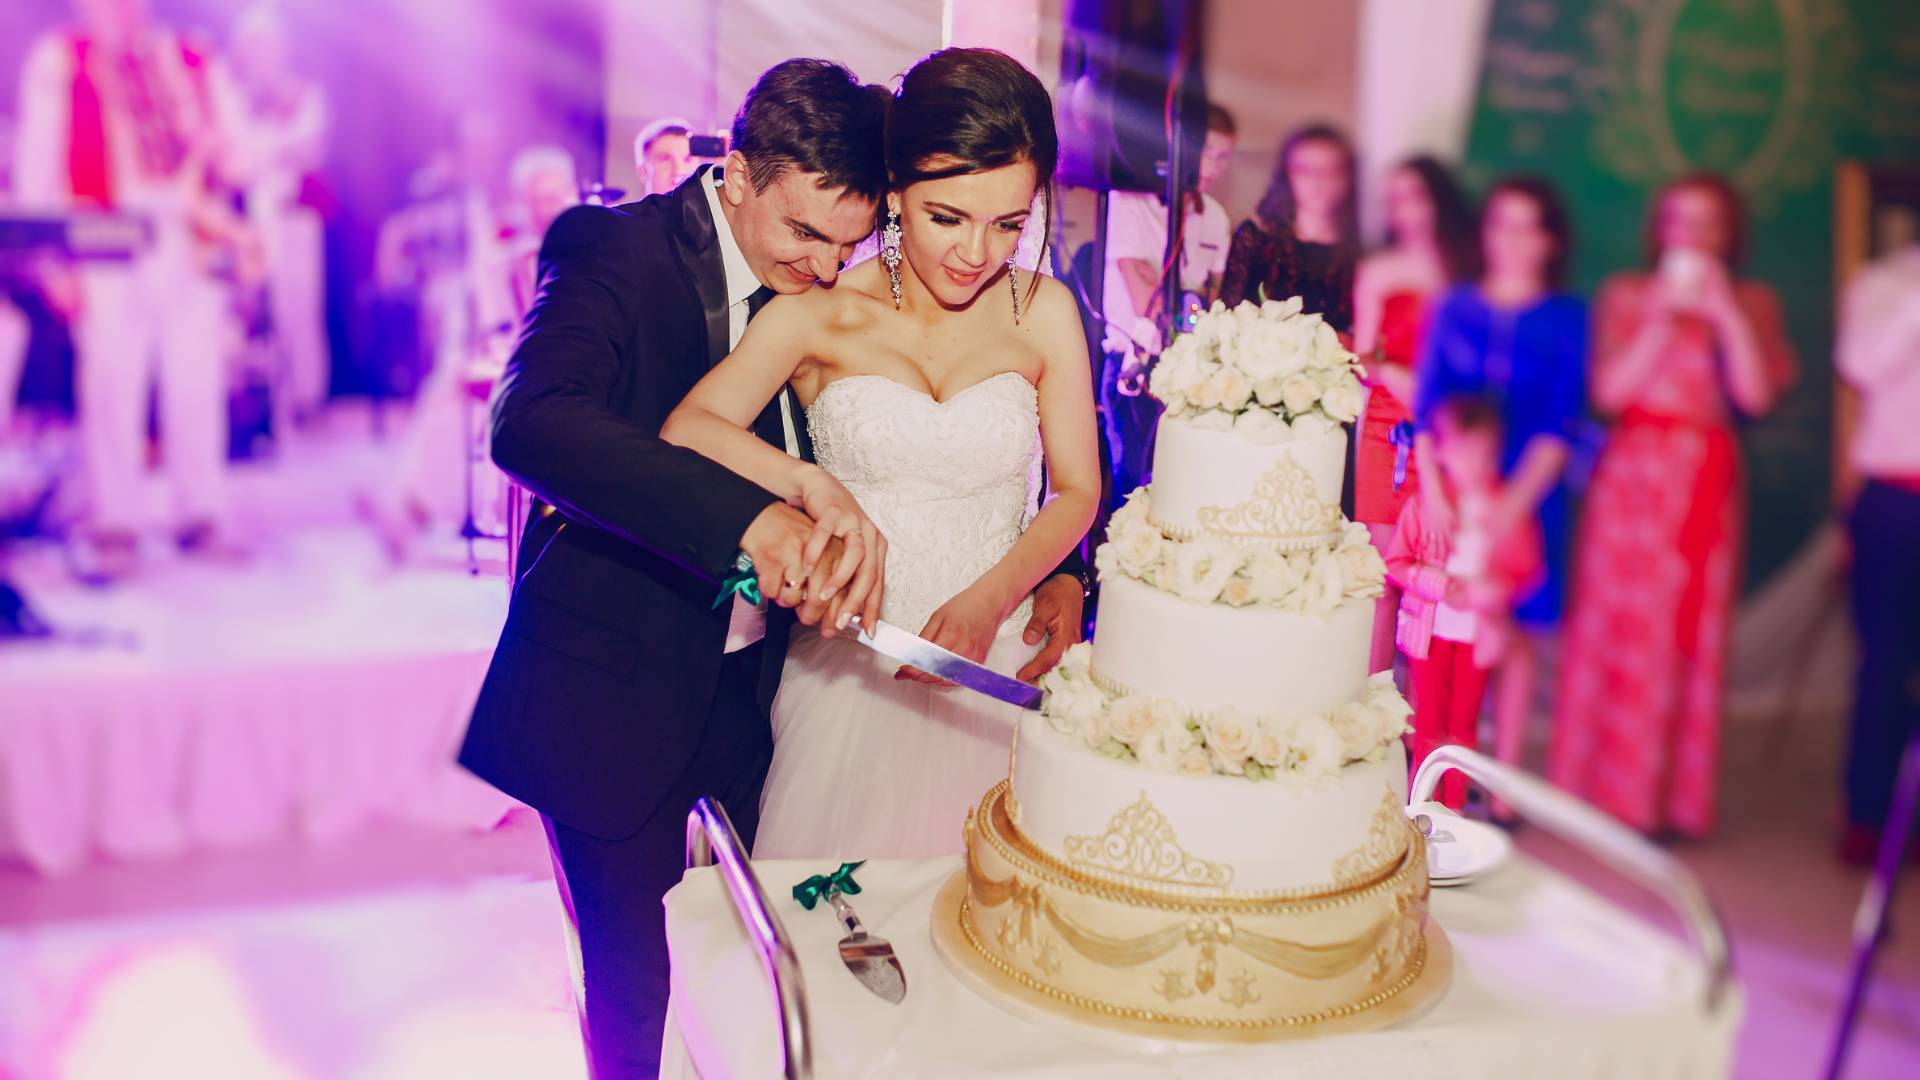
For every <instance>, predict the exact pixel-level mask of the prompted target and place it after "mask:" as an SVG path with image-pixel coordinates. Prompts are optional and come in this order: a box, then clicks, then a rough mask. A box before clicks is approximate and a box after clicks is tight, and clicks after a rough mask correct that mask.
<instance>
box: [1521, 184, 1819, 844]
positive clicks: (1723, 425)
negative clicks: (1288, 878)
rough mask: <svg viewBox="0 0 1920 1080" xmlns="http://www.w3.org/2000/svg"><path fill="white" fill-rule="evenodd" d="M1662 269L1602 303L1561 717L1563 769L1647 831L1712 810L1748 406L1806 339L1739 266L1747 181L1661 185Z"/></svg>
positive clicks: (1613, 284)
mask: <svg viewBox="0 0 1920 1080" xmlns="http://www.w3.org/2000/svg"><path fill="white" fill-rule="evenodd" d="M1647 232H1648V235H1647V263H1648V268H1649V269H1648V272H1645V273H1628V274H1621V275H1618V276H1616V277H1614V278H1612V279H1610V280H1608V281H1607V282H1606V283H1605V284H1604V285H1603V286H1602V287H1601V291H1600V296H1599V302H1598V310H1597V314H1596V316H1595V319H1594V365H1593V386H1592V389H1593V400H1594V404H1595V406H1596V407H1597V408H1598V409H1599V410H1600V411H1602V412H1604V413H1607V414H1609V415H1612V416H1614V417H1617V418H1618V420H1617V423H1616V424H1615V426H1614V429H1613V433H1612V435H1611V437H1610V439H1609V441H1608V444H1607V448H1606V450H1605V451H1604V452H1602V454H1601V456H1600V460H1599V463H1598V465H1597V466H1596V467H1595V472H1594V478H1593V486H1592V489H1591V491H1590V492H1589V494H1588V497H1587V503H1586V509H1585V517H1584V523H1583V525H1582V529H1581V536H1580V547H1579V566H1578V570H1577V579H1576V584H1575V593H1574V595H1575V601H1574V607H1573V615H1572V618H1571V620H1570V623H1569V626H1568V632H1567V639H1566V653H1565V657H1564V662H1563V665H1562V671H1561V680H1560V697H1559V714H1558V719H1557V722H1556V725H1555V730H1554V741H1553V755H1552V764H1551V773H1552V777H1553V779H1554V782H1555V783H1557V784H1559V785H1560V786H1562V787H1564V788H1566V789H1568V790H1570V791H1572V792H1574V793H1576V794H1578V795H1580V796H1581V797H1582V798H1585V799H1587V800H1588V801H1589V802H1592V803H1594V804H1595V805H1597V806H1599V807H1601V808H1602V809H1604V810H1606V811H1608V812H1609V813H1611V814H1613V815H1614V816H1615V817H1617V818H1619V819H1620V820H1622V821H1624V822H1626V823H1627V824H1629V825H1632V826H1634V827H1635V828H1638V829H1641V830H1643V831H1646V832H1649V833H1658V832H1663V831H1667V830H1671V831H1673V832H1676V833H1679V834H1681V835H1684V836H1694V837H1699V836H1705V835H1706V834H1707V833H1709V832H1710V831H1711V830H1712V828H1713V824H1714V809H1715V808H1714V802H1715V782H1716V778H1717V773H1718V771H1719V760H1720V719H1721V718H1720V706H1721V696H1722V690H1723V686H1722V682H1723V670H1724V666H1725V659H1726V651H1727V624H1728V620H1729V617H1730V615H1731V613H1732V608H1733V602H1734V599H1735V597H1736V595H1737V593H1738V588H1739V581H1740V547H1741V533H1742V530H1743V528H1744V526H1745V517H1746V515H1745V512H1744V509H1743V506H1742V499H1741V492H1740V483H1741V478H1740V477H1741V467H1740V448H1739V440H1738V439H1737V438H1735V436H1734V429H1733V425H1734V418H1735V417H1736V416H1747V417H1756V416H1760V415H1762V414H1764V413H1765V412H1766V411H1767V410H1768V409H1769V408H1771V407H1772V405H1773V402H1774V400H1775V399H1776V398H1777V397H1778V396H1779V394H1780V393H1781V391H1782V390H1783V389H1785V388H1786V386H1787V385H1788V383H1789V382H1790V381H1791V380H1792V377H1793V369H1794V362H1793V355H1792V351H1791V348H1790V346H1789V345H1788V343H1787V335H1786V329H1785V327H1784V325H1783V324H1782V322H1781V316H1780V301H1779V299H1778V298H1777V297H1776V296H1775V295H1774V293H1773V291H1772V290H1771V289H1768V288H1767V287H1766V286H1764V285H1761V284H1759V283H1758V282H1753V281H1736V280H1735V279H1734V276H1733V275H1734V271H1735V268H1737V267H1738V266H1739V264H1740V258H1741V255H1742V254H1743V253H1744V251H1745V248H1746V218H1745V215H1744V213H1743V211H1742V208H1741V205H1740V199H1739V196H1738V195H1737V194H1736V193H1735V192H1734V190H1733V188H1732V187H1731V186H1730V185H1729V184H1728V183H1727V182H1726V181H1725V180H1723V179H1721V178H1719V177H1716V176H1708V175H1698V176H1690V177H1686V178H1684V179H1681V180H1678V181H1675V182H1673V183H1670V184H1668V185H1667V186H1666V187H1664V188H1663V189H1661V191H1660V192H1659V193H1658V194H1657V195H1656V196H1655V197H1654V200H1653V212H1652V214H1651V215H1650V220H1649V222H1648V231H1647Z"/></svg>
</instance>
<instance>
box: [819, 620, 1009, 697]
mask: <svg viewBox="0 0 1920 1080" xmlns="http://www.w3.org/2000/svg"><path fill="white" fill-rule="evenodd" d="M855 625H859V624H858V621H857V620H856V623H855ZM856 640H858V641H859V642H860V644H862V645H865V646H866V647H867V648H869V649H872V650H873V651H874V652H877V653H879V654H880V655H882V656H885V657H889V658H891V659H894V660H898V661H900V662H901V663H903V664H906V665H908V666H909V667H916V668H919V669H920V670H921V671H924V672H926V673H927V674H929V675H937V676H939V677H940V678H942V679H945V680H947V681H948V682H950V683H953V684H954V685H956V686H964V687H966V688H967V689H969V690H972V691H975V692H977V693H981V694H985V695H987V696H988V697H990V698H995V699H997V700H999V701H1004V702H1006V703H1007V704H1009V705H1015V706H1018V707H1020V708H1022V709H1038V708H1040V699H1041V697H1042V696H1044V695H1043V694H1042V692H1041V690H1040V688H1039V687H1037V686H1030V685H1028V684H1027V683H1023V682H1021V681H1020V680H1019V679H1015V678H1012V677H1011V676H1007V675H1002V674H1000V673H999V672H997V671H995V670H993V669H992V668H990V667H987V666H985V665H982V664H976V663H974V662H973V661H971V660H969V659H967V658H966V657H964V656H961V655H960V654H959V653H957V652H954V651H952V650H950V649H944V648H942V647H940V646H938V645H935V644H934V643H933V642H931V641H928V640H927V639H926V638H923V637H920V636H919V635H917V634H909V633H907V632H906V631H905V630H902V629H900V628H899V627H897V626H895V625H893V624H892V623H890V622H888V621H886V620H885V619H881V620H879V621H877V622H875V623H874V624H873V626H872V628H871V629H869V628H868V627H865V626H861V627H860V636H859V638H857V639H856Z"/></svg>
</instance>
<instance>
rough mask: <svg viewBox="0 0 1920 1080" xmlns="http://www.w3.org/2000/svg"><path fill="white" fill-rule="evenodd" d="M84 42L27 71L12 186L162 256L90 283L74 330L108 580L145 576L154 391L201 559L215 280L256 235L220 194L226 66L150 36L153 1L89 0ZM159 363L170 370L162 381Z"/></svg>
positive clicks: (180, 516) (217, 452) (183, 533)
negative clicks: (118, 220)
mask: <svg viewBox="0 0 1920 1080" xmlns="http://www.w3.org/2000/svg"><path fill="white" fill-rule="evenodd" d="M75 8H76V11H77V13H78V15H79V17H80V20H79V24H78V25H77V26H75V27H72V28H68V29H62V30H58V31H55V32H52V33H48V34H46V35H43V36H42V37H41V38H40V39H39V40H38V41H37V42H35V44H34V45H33V48H32V50H31V52H30V54H29V56H28V58H27V62H26V66H25V70H24V74H23V76H22V82H21V90H20V104H21V109H22V117H21V123H20V134H19V146H18V148H17V161H16V167H15V172H16V184H17V190H18V193H19V196H20V199H21V201H22V202H23V203H26V204H30V205H34V206H39V207H44V208H50V209H55V210H70V209H94V210H111V211H122V212H127V213H135V214H140V215H142V216H144V217H145V218H146V219H147V220H148V221H149V222H151V224H152V227H153V230H154V235H153V246H152V247H151V248H150V249H149V250H148V251H146V252H144V253H143V254H141V255H140V256H138V257H137V258H135V259H134V260H132V261H131V262H127V263H107V262H100V263H92V264H87V265H85V266H83V267H81V268H80V270H79V281H80V287H81V288H80V292H81V298H80V311H79V315H78V325H77V326H76V327H75V338H76V342H75V344H76V349H77V353H78V359H77V364H78V371H77V379H78V384H79V385H78V398H79V412H80V424H81V428H82V440H83V442H84V444H85V447H86V457H87V467H88V473H89V479H90V481H91V488H92V492H91V494H92V510H91V513H92V517H91V522H90V526H89V530H88V534H87V537H86V538H85V539H86V542H85V543H84V544H83V545H82V546H81V548H80V550H79V551H78V552H77V553H76V554H77V556H78V558H79V559H80V560H81V562H82V564H83V567H84V572H86V573H87V574H89V575H90V576H94V577H97V578H100V579H109V578H112V577H116V576H119V575H120V574H123V573H125V572H127V571H129V570H131V569H132V568H133V565H134V560H135V557H136V556H137V553H138V539H137V532H136V530H137V528H138V527H139V526H140V525H141V524H143V519H144V518H145V513H144V510H145V507H144V501H145V500H144V490H143V475H144V473H145V465H146V449H147V447H146V429H147V400H148V391H149V388H150V387H151V386H152V385H153V383H154V382H155V381H156V378H157V382H158V384H159V405H160V419H161V432H162V434H163V436H164V438H165V459H166V465H167V470H168V472H169V474H170V478H171V480H172V481H173V485H172V486H173V489H174V490H173V494H174V505H173V507H172V515H171V520H172V524H173V529H174V533H175V537H176V539H177V540H178V541H179V543H180V544H181V546H182V547H183V548H186V549H188V550H203V549H206V548H208V547H209V546H210V545H211V543H212V541H213V540H214V538H215V536H216V530H217V525H218V522H219V521H220V518H221V516H222V512H223V510H224V504H225V475H226V451H227V414H226V370H225V363H224V355H223V349H222V343H221V341H220V338H221V334H222V329H223V326H224V325H225V322H226V304H227V296H226V294H225V293H224V291H223V289H222V287H221V285H220V284H219V282H218V281H217V280H216V279H215V277H214V273H213V270H214V267H215V265H216V264H217V263H218V262H219V261H221V260H222V259H232V258H235V257H237V256H243V255H245V254H246V253H247V252H246V250H245V249H246V247H247V244H248V243H249V237H248V234H247V232H246V230H245V229H244V228H243V227H242V225H241V223H240V222H239V221H238V219H237V218H236V217H235V215H233V213H232V212H231V210H230V209H229V208H228V207H227V205H226V204H224V203H223V202H222V201H221V200H220V199H219V198H217V197H216V191H215V189H216V183H217V178H218V177H217V174H218V171H219V169H220V168H221V166H223V165H224V164H225V159H224V156H223V155H225V154H227V153H228V152H229V151H230V150H231V148H232V145H233V144H232V140H231V138H230V135H231V133H232V132H233V131H234V129H235V117H236V114H237V110H236V108H235V104H234V96H233V94H232V92H231V89H230V87H229V84H228V83H227V80H226V78H225V75H224V71H223V69H222V68H221V66H220V65H219V64H218V63H216V62H215V60H214V59H213V57H212V56H211V55H210V54H209V53H208V52H207V51H206V50H205V49H204V48H202V47H200V46H199V45H197V44H195V43H193V42H191V41H189V40H188V39H186V38H185V37H183V36H182V35H180V34H179V33H176V32H175V31H173V30H171V29H169V28H167V27H164V26H161V25H158V24H156V23H154V22H152V21H150V20H149V19H148V17H147V11H146V4H145V2H144V0H77V2H76V4H75ZM156 358H157V361H158V367H157V369H156V368H155V367H154V361H155V359H156Z"/></svg>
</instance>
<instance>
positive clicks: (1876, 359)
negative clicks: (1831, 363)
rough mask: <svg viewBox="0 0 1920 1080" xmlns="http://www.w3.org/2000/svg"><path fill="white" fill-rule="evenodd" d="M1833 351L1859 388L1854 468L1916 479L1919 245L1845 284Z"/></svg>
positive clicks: (1919, 445) (1919, 469) (1919, 457)
mask: <svg viewBox="0 0 1920 1080" xmlns="http://www.w3.org/2000/svg"><path fill="white" fill-rule="evenodd" d="M1834 352H1835V360H1836V361H1837V363H1838V366H1839V368H1840V376H1841V377H1842V378H1844V379H1846V380H1847V382H1849V383H1851V384H1852V385H1853V387H1854V389H1856V390H1858V391H1860V421H1859V424H1858V425H1857V426H1856V427H1855V429H1854V434H1853V463H1854V466H1855V467H1856V468H1858V469H1859V470H1860V472H1861V473H1862V474H1863V475H1866V476H1881V477H1902V478H1911V477H1920V434H1916V433H1915V432H1914V428H1913V424H1914V417H1915V416H1920V245H1910V246H1908V247H1906V248H1904V249H1902V250H1900V251H1896V252H1894V253H1892V254H1891V255H1888V256H1886V257H1885V258H1883V259H1880V260H1879V261H1878V262H1875V263H1874V264H1873V265H1871V266H1868V267H1866V268H1865V269H1863V270H1861V271H1860V273H1859V274H1858V275H1856V276H1855V277H1854V279H1853V281H1852V282H1851V283H1850V284H1848V286H1847V291H1846V295H1845V297H1844V298H1843V299H1842V301H1841V309H1840V340H1839V342H1838V348H1836V349H1835V350H1834Z"/></svg>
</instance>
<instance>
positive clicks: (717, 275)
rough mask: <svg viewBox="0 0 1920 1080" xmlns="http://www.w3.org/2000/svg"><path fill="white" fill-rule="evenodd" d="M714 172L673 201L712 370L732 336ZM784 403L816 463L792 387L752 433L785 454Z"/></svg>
mask: <svg viewBox="0 0 1920 1080" xmlns="http://www.w3.org/2000/svg"><path fill="white" fill-rule="evenodd" d="M712 172H713V166H711V165H703V166H701V168H700V171H698V172H696V173H694V174H693V178H692V179H690V180H688V181H687V182H686V183H684V184H681V185H680V186H679V187H678V188H675V189H674V191H673V194H672V195H671V196H669V197H670V198H674V199H678V200H680V243H679V245H678V254H679V257H680V266H681V269H682V270H684V271H686V275H687V278H688V280H690V281H692V282H693V290H694V292H695V293H696V294H698V295H699V297H700V307H701V309H702V311H703V312H704V314H705V316H706V324H707V365H706V366H707V367H708V368H712V367H713V366H714V365H715V364H718V363H719V362H720V361H721V360H723V359H725V358H726V355H727V338H728V337H729V336H730V335H729V334H728V332H727V309H728V307H729V305H728V303H727V270H726V265H725V263H723V262H722V261H721V258H720V233H719V228H720V224H719V222H716V221H714V220H713V211H712V210H711V209H710V208H709V207H708V206H707V193H706V187H705V185H707V184H709V183H712V180H711V176H712ZM783 400H784V401H785V402H786V403H787V408H788V409H789V411H790V412H791V414H792V416H793V433H794V441H795V442H797V443H798V444H799V449H800V457H801V458H802V459H803V460H806V461H812V460H813V434H812V433H811V432H809V431H808V430H807V414H806V412H805V411H804V410H802V409H801V408H800V402H799V399H797V398H795V397H794V395H793V389H792V388H791V387H785V386H783V387H781V388H780V393H779V394H776V395H774V398H773V400H772V401H770V402H768V403H767V407H766V408H764V409H762V410H760V415H759V416H758V417H756V418H754V421H753V433H754V434H755V435H758V436H760V437H761V438H762V439H765V440H766V441H767V442H769V443H772V444H773V445H774V446H777V447H779V448H780V449H782V450H784V449H786V446H787V433H786V425H785V424H784V423H783V422H782V421H781V419H780V403H781V401H783Z"/></svg>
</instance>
